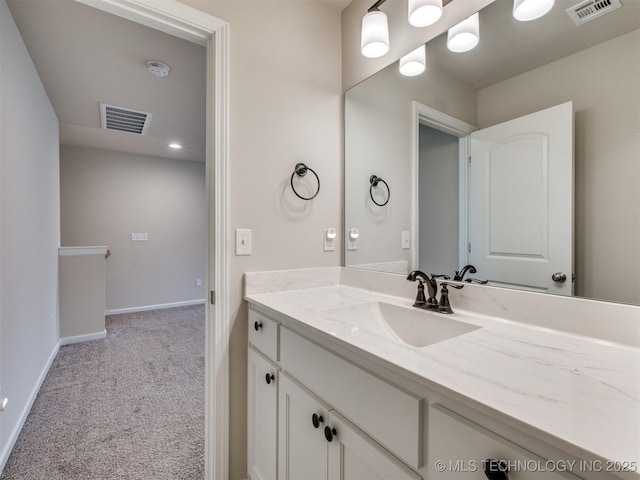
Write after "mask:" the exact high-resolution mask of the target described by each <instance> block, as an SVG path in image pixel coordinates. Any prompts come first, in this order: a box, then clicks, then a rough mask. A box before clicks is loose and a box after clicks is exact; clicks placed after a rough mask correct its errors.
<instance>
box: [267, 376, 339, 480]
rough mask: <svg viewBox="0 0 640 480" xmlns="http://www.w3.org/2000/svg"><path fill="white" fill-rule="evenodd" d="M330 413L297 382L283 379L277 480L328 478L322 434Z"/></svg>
mask: <svg viewBox="0 0 640 480" xmlns="http://www.w3.org/2000/svg"><path fill="white" fill-rule="evenodd" d="M328 410H329V408H328V407H327V405H326V404H325V403H323V402H322V401H321V400H319V399H318V398H316V397H315V396H314V395H313V394H312V393H310V392H309V391H307V390H306V389H305V388H304V387H302V386H301V385H299V384H298V383H297V382H296V381H295V380H293V379H291V378H290V377H288V376H287V375H286V374H282V375H281V376H280V385H279V415H278V417H279V419H278V421H279V432H278V449H279V452H278V478H279V479H280V480H326V479H327V441H326V440H325V438H324V433H323V431H324V427H325V425H326V419H327V412H328ZM314 415H315V417H314ZM314 419H315V422H314ZM316 425H317V427H316Z"/></svg>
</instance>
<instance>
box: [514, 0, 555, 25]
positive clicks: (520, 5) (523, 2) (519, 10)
mask: <svg viewBox="0 0 640 480" xmlns="http://www.w3.org/2000/svg"><path fill="white" fill-rule="evenodd" d="M554 4H555V0H513V18H515V19H516V20H520V21H521V22H528V21H530V20H535V19H536V18H540V17H542V16H543V15H545V14H547V13H548V12H549V11H550V10H551V9H552V8H553V5H554Z"/></svg>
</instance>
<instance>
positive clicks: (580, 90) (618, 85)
mask: <svg viewBox="0 0 640 480" xmlns="http://www.w3.org/2000/svg"><path fill="white" fill-rule="evenodd" d="M639 45H640V31H639V30H636V31H634V32H631V33H628V34H626V35H622V36H620V37H617V38H614V39H613V40H610V41H608V42H605V43H603V44H600V45H598V46H595V47H592V48H589V49H587V50H583V51H581V52H578V53H576V54H574V55H570V56H568V57H565V58H563V59H561V60H558V61H556V62H553V63H550V64H548V65H545V66H543V67H540V68H537V69H535V70H532V71H530V72H528V73H525V74H523V75H520V76H518V77H515V78H512V79H510V80H506V81H504V82H500V83H498V84H495V85H492V86H490V87H487V88H485V89H482V90H480V91H479V92H478V126H479V128H484V127H487V126H490V125H494V124H496V123H500V122H503V121H505V120H509V119H511V118H515V117H519V116H522V115H525V114H528V113H531V112H535V111H537V110H541V109H543V108H547V107H551V106H553V105H558V104H560V103H563V102H566V101H569V100H573V103H574V108H575V243H574V244H575V273H576V275H577V279H576V283H575V293H576V295H579V296H586V297H591V298H600V299H606V300H612V301H619V302H627V303H635V304H640V253H638V245H640V189H638V180H639V179H640V161H638V155H639V152H640V135H639V134H638V133H639V132H640V108H639V107H638V106H639V105H640V88H639V87H638V85H640V55H638V46H639Z"/></svg>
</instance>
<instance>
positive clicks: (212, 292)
mask: <svg viewBox="0 0 640 480" xmlns="http://www.w3.org/2000/svg"><path fill="white" fill-rule="evenodd" d="M210 293H211V295H210V296H209V301H210V302H211V305H215V304H216V292H215V290H211V292H210Z"/></svg>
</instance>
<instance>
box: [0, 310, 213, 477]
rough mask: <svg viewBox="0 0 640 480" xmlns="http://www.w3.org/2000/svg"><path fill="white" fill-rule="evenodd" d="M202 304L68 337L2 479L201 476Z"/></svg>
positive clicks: (119, 318)
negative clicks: (78, 338)
mask: <svg viewBox="0 0 640 480" xmlns="http://www.w3.org/2000/svg"><path fill="white" fill-rule="evenodd" d="M204 345H205V337H204V306H203V305H198V306H192V307H181V308H173V309H167V310H155V311H151V312H140V313H131V314H124V315H114V316H110V317H107V338H106V339H103V340H96V341H92V342H85V343H81V344H76V345H68V346H65V347H61V348H60V351H59V353H58V355H57V356H56V358H55V360H54V362H53V365H52V367H51V369H50V371H49V374H48V375H47V378H46V379H45V381H44V383H43V385H42V388H41V389H40V392H39V394H38V397H37V398H36V401H35V403H34V405H33V408H32V409H31V412H30V414H29V416H28V417H27V421H26V423H25V426H24V428H23V430H22V432H21V434H20V437H19V438H18V441H17V442H16V445H15V447H14V449H13V451H12V453H11V456H10V457H9V460H8V462H7V465H6V467H5V469H4V471H3V473H2V475H1V476H0V479H1V480H18V479H19V480H32V479H33V480H36V479H37V480H45V479H47V480H58V479H60V480H66V479H70V480H71V479H74V480H76V479H78V480H80V479H82V480H94V479H96V480H108V479H132V480H138V479H140V480H152V479H153V480H156V479H158V480H160V479H167V480H169V479H170V480H176V479H188V480H201V479H203V478H204V350H205V347H204Z"/></svg>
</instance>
